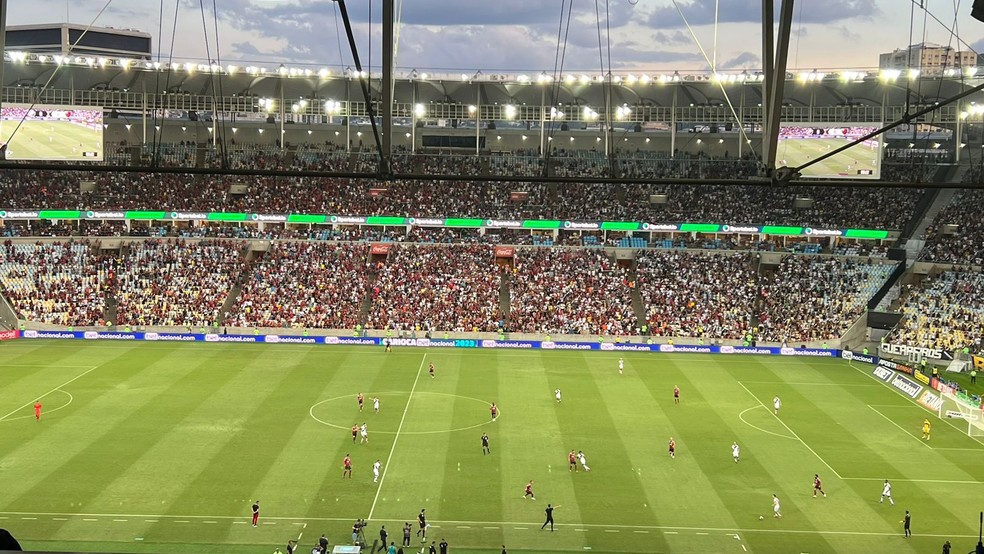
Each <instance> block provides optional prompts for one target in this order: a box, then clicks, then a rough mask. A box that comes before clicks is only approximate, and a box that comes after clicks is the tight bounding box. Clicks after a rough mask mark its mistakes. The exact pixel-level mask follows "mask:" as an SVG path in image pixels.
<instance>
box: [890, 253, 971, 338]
mask: <svg viewBox="0 0 984 554" xmlns="http://www.w3.org/2000/svg"><path fill="white" fill-rule="evenodd" d="M900 300H901V311H902V313H903V314H904V317H903V319H902V321H901V323H900V325H899V326H898V328H897V329H896V330H895V332H894V333H893V334H892V335H891V336H890V339H891V340H892V341H893V342H898V343H899V344H906V345H910V346H920V347H924V348H934V349H936V348H938V349H943V350H946V351H953V350H960V349H963V348H964V347H969V348H970V349H971V350H972V351H974V352H982V346H981V337H982V336H984V275H982V274H981V273H980V272H979V271H943V272H941V273H939V274H938V275H936V276H934V277H927V278H926V279H925V280H924V281H922V282H921V283H919V285H910V286H909V287H907V290H906V293H905V296H904V297H903V298H901V299H900Z"/></svg>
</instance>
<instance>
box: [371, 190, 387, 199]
mask: <svg viewBox="0 0 984 554" xmlns="http://www.w3.org/2000/svg"><path fill="white" fill-rule="evenodd" d="M384 194H386V189H369V196H371V197H373V198H376V197H377V196H383V195H384Z"/></svg>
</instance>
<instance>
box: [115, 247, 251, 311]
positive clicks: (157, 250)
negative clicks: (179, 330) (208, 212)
mask: <svg viewBox="0 0 984 554" xmlns="http://www.w3.org/2000/svg"><path fill="white" fill-rule="evenodd" d="M245 246H246V245H245V243H243V242H239V241H227V240H203V241H191V242H187V241H184V240H171V239H149V240H146V241H138V242H133V243H130V244H129V245H128V252H127V253H126V255H125V256H124V258H123V260H122V263H121V264H120V265H119V268H118V272H117V277H116V280H117V282H118V288H117V290H116V293H115V297H116V301H117V310H116V313H117V315H116V319H117V323H118V324H120V325H140V326H144V325H181V326H192V327H203V326H208V327H211V326H214V325H216V324H217V323H218V322H219V321H220V315H221V311H220V310H221V307H222V305H223V303H224V302H225V301H226V297H227V295H228V294H229V291H230V289H231V288H232V286H233V284H234V283H235V282H236V281H237V279H238V278H239V276H240V272H241V271H242V268H243V249H244V248H245Z"/></svg>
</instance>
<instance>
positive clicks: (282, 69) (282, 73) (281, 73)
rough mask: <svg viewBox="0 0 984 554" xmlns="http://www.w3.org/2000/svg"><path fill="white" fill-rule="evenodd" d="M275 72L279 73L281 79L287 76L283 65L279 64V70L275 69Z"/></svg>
mask: <svg viewBox="0 0 984 554" xmlns="http://www.w3.org/2000/svg"><path fill="white" fill-rule="evenodd" d="M277 72H278V73H280V76H281V77H283V76H285V75H287V68H286V67H285V66H284V64H280V68H279V69H277Z"/></svg>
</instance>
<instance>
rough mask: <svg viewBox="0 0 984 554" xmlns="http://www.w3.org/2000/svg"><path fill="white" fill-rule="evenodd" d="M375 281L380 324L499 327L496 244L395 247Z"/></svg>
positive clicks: (374, 317) (374, 309) (372, 315)
mask: <svg viewBox="0 0 984 554" xmlns="http://www.w3.org/2000/svg"><path fill="white" fill-rule="evenodd" d="M370 286H371V301H372V305H371V307H370V309H369V317H368V325H369V326H370V327H372V328H374V329H395V330H403V331H414V330H421V331H429V330H444V331H458V332H463V331H468V332H478V331H494V330H496V329H497V328H498V326H499V325H498V323H499V322H500V321H501V316H500V315H499V270H498V268H497V267H496V265H495V261H494V259H493V249H492V247H491V246H487V245H480V244H472V245H464V246H457V245H456V246H429V245H400V246H394V248H393V250H392V252H391V253H390V254H389V259H388V260H387V261H386V263H381V264H379V266H378V276H377V278H376V280H375V282H374V283H371V285H370Z"/></svg>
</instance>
